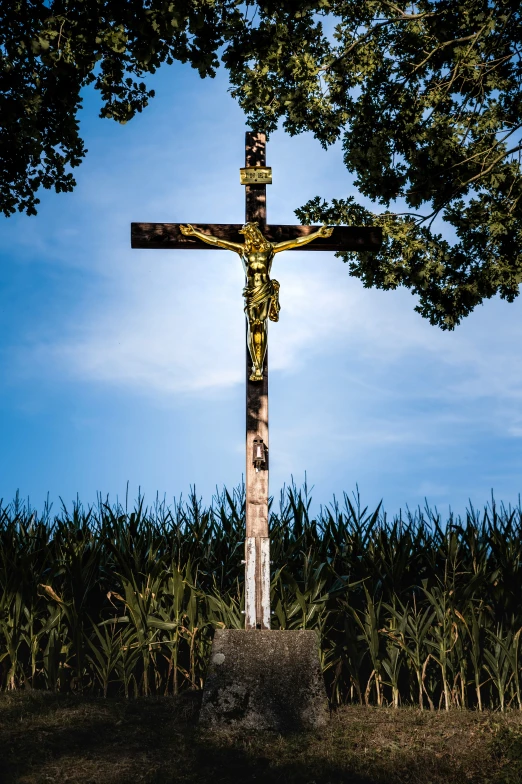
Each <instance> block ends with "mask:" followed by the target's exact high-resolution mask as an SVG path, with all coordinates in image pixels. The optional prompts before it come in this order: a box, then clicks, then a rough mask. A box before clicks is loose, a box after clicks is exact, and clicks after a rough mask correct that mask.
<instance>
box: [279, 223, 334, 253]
mask: <svg viewBox="0 0 522 784" xmlns="http://www.w3.org/2000/svg"><path fill="white" fill-rule="evenodd" d="M332 232H333V228H329V227H328V226H321V228H320V229H319V231H314V233H313V234H308V235H307V236H306V237H296V238H295V239H293V240H286V241H285V242H274V243H273V246H274V253H280V252H281V251H282V250H290V248H298V247H299V245H307V244H308V243H309V242H313V241H314V240H316V239H318V238H319V237H330V236H331V234H332Z"/></svg>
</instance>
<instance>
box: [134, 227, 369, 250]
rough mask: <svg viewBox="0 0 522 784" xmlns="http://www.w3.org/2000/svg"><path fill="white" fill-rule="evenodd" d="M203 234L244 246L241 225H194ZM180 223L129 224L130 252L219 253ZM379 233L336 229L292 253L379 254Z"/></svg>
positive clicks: (286, 234)
mask: <svg viewBox="0 0 522 784" xmlns="http://www.w3.org/2000/svg"><path fill="white" fill-rule="evenodd" d="M193 225H194V226H197V228H198V229H199V230H200V231H202V232H203V233H204V234H213V235H214V237H220V238H222V239H224V240H229V241H231V242H238V243H241V244H243V243H244V241H245V238H244V236H243V235H242V234H239V229H241V228H242V224H241V223H195V224H193ZM179 226H180V224H179V223H132V224H131V246H132V247H133V248H164V249H170V250H190V249H193V250H219V248H216V247H213V246H211V245H207V244H206V243H205V242H203V241H202V240H199V239H197V238H196V237H193V236H188V237H187V236H185V235H184V234H182V233H181V231H180V228H179ZM319 228H320V227H319V226H280V225H275V226H270V225H268V226H263V227H262V232H263V235H264V236H265V237H266V238H267V240H269V241H270V242H285V241H286V240H290V239H293V238H294V237H307V236H308V235H309V234H311V233H312V232H314V231H317V230H318V229H319ZM381 242H382V231H381V229H380V228H379V227H376V226H368V227H358V226H335V227H334V230H333V233H332V236H331V237H321V238H319V239H316V240H314V241H313V242H311V243H310V244H309V245H303V246H301V247H300V248H293V250H330V251H332V250H333V251H341V250H344V251H348V250H366V251H377V250H379V248H380V246H381Z"/></svg>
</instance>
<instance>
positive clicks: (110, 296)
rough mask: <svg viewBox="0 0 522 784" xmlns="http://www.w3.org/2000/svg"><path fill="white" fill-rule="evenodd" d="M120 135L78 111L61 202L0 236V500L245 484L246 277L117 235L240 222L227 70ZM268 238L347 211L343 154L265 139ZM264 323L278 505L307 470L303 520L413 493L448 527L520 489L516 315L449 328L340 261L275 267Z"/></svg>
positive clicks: (171, 91)
mask: <svg viewBox="0 0 522 784" xmlns="http://www.w3.org/2000/svg"><path fill="white" fill-rule="evenodd" d="M150 84H151V86H153V87H154V88H155V89H156V91H157V95H156V98H155V99H153V101H152V102H151V104H150V106H149V107H148V108H147V109H146V110H145V112H144V113H143V114H142V115H139V116H138V117H136V118H135V119H134V120H132V121H131V122H130V123H129V124H127V125H126V126H119V125H117V124H115V123H113V122H112V121H109V120H100V119H98V116H97V114H98V100H97V97H96V95H94V94H93V93H91V92H89V93H87V94H86V96H85V104H84V109H83V111H82V113H81V115H82V118H81V124H82V133H83V136H84V138H85V140H86V146H87V148H88V150H89V153H88V155H87V158H86V160H85V161H84V163H83V164H82V165H81V167H80V168H78V169H77V170H76V178H77V181H78V186H77V188H76V190H75V191H74V192H73V193H72V194H59V195H57V194H55V193H53V192H47V191H45V192H43V193H42V195H41V200H42V201H41V205H40V209H39V214H38V216H37V217H27V216H24V215H16V216H14V217H11V218H9V219H1V220H0V237H1V266H0V288H1V295H0V336H1V337H0V366H1V374H0V438H1V444H2V448H1V450H0V497H3V498H4V501H7V500H10V499H12V498H13V496H14V494H15V492H16V491H17V490H19V491H20V493H21V494H22V496H25V497H27V496H29V497H30V499H31V502H32V504H33V505H34V506H36V507H41V506H42V505H43V502H44V500H45V497H46V495H47V493H49V496H50V498H51V500H53V501H54V502H55V504H56V503H57V502H58V499H59V497H62V498H63V499H64V501H66V502H67V503H70V501H71V500H72V499H74V498H75V497H76V494H77V493H78V494H79V496H80V498H81V499H82V501H83V502H84V503H85V504H88V503H90V502H93V501H95V499H96V494H97V492H101V493H102V494H103V495H106V494H109V496H110V497H111V498H112V499H116V496H119V497H120V498H122V497H124V495H125V490H126V485H127V482H128V483H129V494H130V496H131V497H132V498H134V497H136V495H137V494H138V488H139V487H140V488H141V491H142V492H143V493H145V497H146V499H148V500H150V501H152V500H153V498H154V497H155V495H156V492H159V494H160V496H162V497H163V495H164V494H165V495H166V498H167V501H169V500H170V499H172V498H173V497H174V496H176V497H179V495H180V494H181V493H183V494H184V495H186V493H187V492H188V490H189V487H190V485H194V484H195V485H196V489H197V491H198V492H199V493H200V494H201V495H202V496H203V499H204V500H205V501H208V500H210V497H211V495H212V493H213V491H214V489H215V488H216V486H217V487H218V488H221V487H222V486H223V485H227V486H228V487H230V488H231V487H233V486H235V485H237V484H238V483H239V482H240V481H241V477H242V474H243V471H244V459H245V457H244V376H243V372H244V370H243V369H244V363H243V357H244V315H243V301H242V296H241V291H242V287H243V272H242V269H241V267H240V263H239V261H238V259H237V257H236V256H235V255H234V254H226V253H222V252H220V253H216V252H212V251H211V250H209V251H201V252H196V251H194V252H190V253H188V252H186V253H183V252H176V251H157V250H156V251H142V250H131V247H130V223H131V221H168V222H178V221H179V222H194V223H197V222H198V221H199V222H201V223H207V222H208V223H219V222H233V223H237V222H241V221H242V220H243V218H244V191H243V188H242V186H241V185H240V184H239V173H238V169H239V167H240V166H243V165H244V133H245V130H247V126H246V125H245V120H244V117H243V115H242V112H241V111H240V109H239V108H238V107H237V105H236V104H235V102H234V101H233V100H232V99H231V98H230V96H229V94H228V92H227V81H226V76H225V74H224V73H222V74H220V75H219V76H218V78H216V79H215V80H205V81H201V80H200V79H199V77H198V76H197V74H196V73H195V72H194V71H192V70H191V69H190V68H188V67H184V66H181V65H176V66H173V67H171V68H165V69H162V71H160V73H159V74H157V75H156V76H155V77H154V78H153V79H151V80H150ZM267 163H268V165H271V166H272V168H273V178H274V184H273V185H272V186H269V187H268V219H269V221H270V222H272V223H275V222H281V223H295V222H297V221H296V218H295V216H294V214H293V210H294V209H295V208H296V207H298V206H300V205H302V204H303V203H304V202H305V201H307V200H308V199H309V198H311V197H313V196H316V195H318V194H319V195H321V196H324V197H325V198H327V199H329V198H333V197H337V198H341V197H346V196H348V195H350V194H355V193H356V191H355V189H354V187H353V184H352V180H351V177H350V175H349V174H348V172H347V171H346V169H345V168H344V167H343V165H342V155H341V149H340V146H339V145H337V146H335V147H333V148H331V149H329V150H328V151H326V152H325V151H324V150H322V148H321V147H320V145H319V144H318V143H317V142H316V141H314V139H313V138H312V137H311V136H310V135H303V136H299V137H296V138H290V137H289V136H287V135H285V134H284V132H282V131H279V132H277V133H275V134H274V135H273V136H272V138H271V139H270V142H269V144H268V146H267ZM273 275H274V276H275V277H276V278H277V279H278V280H279V281H280V283H281V294H280V296H281V307H282V310H281V318H280V321H279V323H278V324H271V325H270V333H269V346H270V428H271V430H270V455H271V477H270V481H271V492H272V493H274V494H276V495H277V494H278V493H279V489H280V487H281V486H282V485H283V483H285V482H286V483H288V482H289V481H290V479H291V477H292V476H293V477H294V479H295V481H296V483H297V484H298V485H299V484H301V483H302V481H303V479H304V475H305V471H306V472H307V477H308V482H309V484H310V485H314V490H313V498H314V502H315V503H314V506H315V508H317V507H318V505H319V504H320V503H322V504H326V503H328V502H330V501H331V500H332V497H333V495H334V494H335V495H337V496H338V497H339V496H341V497H342V493H343V492H347V493H348V494H351V493H352V491H354V490H355V487H356V483H358V486H359V490H360V493H361V499H362V502H363V503H364V504H365V505H366V504H367V505H368V506H369V507H370V508H373V507H375V506H376V505H377V503H378V502H379V501H380V500H381V499H382V500H383V503H384V508H385V509H386V510H387V511H388V513H389V514H394V513H396V512H397V511H398V510H399V508H400V507H402V508H403V509H404V508H405V506H406V505H409V507H410V508H414V507H416V506H417V505H418V504H421V505H422V504H423V503H424V499H425V498H427V500H428V503H429V504H430V505H431V506H435V505H436V506H437V507H438V509H439V510H440V511H441V512H442V513H443V514H445V513H446V512H447V511H448V508H449V507H450V506H451V508H452V509H453V510H455V511H457V512H462V511H463V510H464V508H465V506H466V504H467V502H468V499H471V500H472V502H473V503H474V504H475V505H477V506H482V505H483V504H485V503H487V501H488V499H489V497H490V492H491V489H493V490H494V493H495V497H496V499H497V500H499V501H500V500H502V501H504V502H505V503H510V502H511V503H516V502H517V500H518V494H519V492H520V489H521V484H522V483H521V481H520V477H521V475H522V474H521V471H522V456H521V449H520V446H521V438H522V370H521V365H520V362H519V354H520V348H519V347H520V343H521V337H522V320H521V314H522V310H521V309H522V302H520V301H517V302H515V303H514V304H512V305H509V304H507V303H505V302H501V301H500V300H492V301H489V302H486V304H485V305H484V306H482V307H479V308H478V309H477V310H476V312H475V313H473V314H472V315H471V316H470V317H469V318H468V319H467V320H466V321H465V322H464V323H463V324H462V325H461V326H460V327H458V328H457V330H456V331H455V332H453V333H443V332H441V331H440V330H439V329H438V328H436V327H432V326H430V325H429V324H428V323H427V322H426V321H425V320H423V319H422V318H421V317H420V316H419V315H418V314H416V313H415V312H414V311H413V308H414V306H415V304H416V302H415V298H414V297H412V296H411V294H410V293H409V292H408V291H404V290H401V291H396V292H381V291H376V290H371V289H364V288H363V286H362V284H361V283H360V282H359V281H358V280H356V279H354V278H350V276H349V275H348V272H347V268H346V266H345V265H343V263H342V262H341V261H340V260H339V259H336V258H335V256H334V254H333V253H332V254H326V253H318V254H314V253H302V254H299V253H295V252H294V253H291V254H287V255H284V254H282V255H280V256H278V257H277V258H276V261H275V263H274V269H273Z"/></svg>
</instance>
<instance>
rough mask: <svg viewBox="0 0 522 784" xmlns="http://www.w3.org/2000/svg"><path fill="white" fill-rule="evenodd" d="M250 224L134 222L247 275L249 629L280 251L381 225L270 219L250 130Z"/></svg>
mask: <svg viewBox="0 0 522 784" xmlns="http://www.w3.org/2000/svg"><path fill="white" fill-rule="evenodd" d="M240 180H241V183H242V184H243V185H244V186H245V223H244V224H201V223H199V224H190V223H187V224H180V223H132V224H131V246H132V247H133V248H170V249H177V250H185V249H186V250H189V249H194V250H204V249H208V248H211V247H214V248H215V249H225V250H232V251H234V252H236V253H238V255H239V256H240V257H241V260H242V262H243V267H244V269H245V275H246V285H245V289H244V291H243V296H244V298H245V314H246V334H247V340H246V343H247V347H246V475H245V485H246V540H245V560H244V563H245V610H244V612H245V628H246V629H269V628H270V539H269V532H268V473H269V471H268V469H269V453H268V352H267V324H268V320H269V319H270V320H272V321H277V320H278V318H279V283H278V282H277V281H276V280H274V279H271V278H270V269H271V266H272V261H273V258H274V255H275V254H276V253H279V252H280V251H283V250H317V251H320V250H321V251H342V250H344V251H349V250H350V251H354V250H360V251H363V250H364V251H377V250H378V249H379V247H380V244H381V240H382V233H381V229H380V228H378V227H372V226H368V227H362V228H360V227H356V226H335V227H333V228H328V227H326V226H286V225H280V224H267V222H266V186H267V184H270V183H271V182H272V171H271V169H270V168H269V167H267V166H266V137H265V134H263V133H258V132H254V131H249V132H247V134H246V144H245V167H244V168H242V169H240Z"/></svg>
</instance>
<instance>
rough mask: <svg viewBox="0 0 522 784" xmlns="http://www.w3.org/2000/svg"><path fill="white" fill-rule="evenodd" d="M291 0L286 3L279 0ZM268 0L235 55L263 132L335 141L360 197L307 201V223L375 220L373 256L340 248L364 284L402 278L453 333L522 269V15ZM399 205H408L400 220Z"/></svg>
mask: <svg viewBox="0 0 522 784" xmlns="http://www.w3.org/2000/svg"><path fill="white" fill-rule="evenodd" d="M285 6H286V4H285ZM301 6H302V7H301V9H300V10H298V9H295V8H294V10H289V11H288V12H286V11H281V10H280V9H279V8H278V4H277V3H275V2H273V3H266V2H265V3H262V7H260V8H259V21H258V25H257V27H256V28H255V29H252V30H250V31H249V34H248V35H247V36H244V38H243V42H239V41H238V42H237V45H236V46H235V47H234V49H233V51H232V52H231V53H230V54H228V55H226V56H225V57H226V61H227V64H228V65H229V67H230V69H231V77H232V80H233V83H234V94H235V95H236V97H237V98H238V99H239V102H240V104H241V105H242V107H243V108H244V109H245V111H246V112H247V114H248V115H249V117H250V119H251V121H252V123H253V124H254V125H255V126H256V127H264V128H265V129H267V130H271V129H274V128H275V127H276V126H277V124H278V122H279V121H282V123H283V126H284V127H285V129H286V130H287V131H288V132H289V133H290V134H296V133H300V132H302V131H307V130H308V131H312V132H313V134H314V135H315V136H316V138H317V139H319V140H320V141H321V143H322V144H323V145H324V146H327V145H329V144H331V143H332V142H334V141H336V140H338V139H341V140H342V145H343V150H344V162H345V164H346V166H347V168H348V169H349V171H350V172H353V173H354V174H355V177H356V178H355V184H356V186H357V188H358V189H359V192H360V193H361V194H362V195H363V196H365V197H367V198H368V199H371V200H372V201H374V202H378V203H380V204H381V205H383V206H384V207H385V208H386V211H385V212H383V213H382V214H380V215H373V214H372V213H371V212H370V211H369V210H367V209H365V208H364V207H363V206H362V205H361V204H357V203H356V202H355V200H354V199H353V197H351V198H347V199H341V200H333V201H332V202H331V203H326V202H325V201H324V200H323V199H321V198H319V197H318V198H316V199H313V200H311V201H310V202H309V203H308V204H306V205H304V206H303V207H302V208H301V209H300V210H298V212H297V214H298V216H299V217H300V218H301V220H309V221H318V220H326V221H328V222H330V223H335V222H340V223H341V222H342V223H363V224H368V223H378V224H380V225H381V226H382V228H383V230H384V236H385V242H384V246H383V250H382V252H381V253H380V254H379V257H378V258H377V259H376V258H375V257H372V256H371V255H370V254H357V255H352V256H351V257H350V256H349V255H348V254H346V255H345V256H344V258H345V260H346V261H348V262H349V264H350V271H351V273H352V274H353V275H356V276H357V277H359V278H361V280H362V281H363V282H364V284H365V285H366V286H378V287H380V288H383V289H393V288H396V287H397V286H400V285H403V286H406V287H408V288H410V289H411V291H412V293H415V294H417V295H418V296H419V300H420V301H419V305H418V307H417V308H416V310H418V311H419V312H420V313H421V314H422V315H423V316H425V317H427V318H429V319H430V321H431V323H433V324H438V325H439V326H440V327H442V328H443V329H448V328H449V329H451V328H453V327H454V326H455V325H456V324H457V323H458V322H459V321H460V319H461V318H462V317H464V316H466V315H467V314H469V313H470V312H471V310H473V308H474V307H475V306H476V305H477V304H478V303H480V302H481V301H482V300H483V299H484V298H487V297H491V296H493V295H494V294H496V293H499V294H500V296H501V297H503V298H504V299H507V300H508V301H513V299H514V298H515V297H516V296H517V294H518V285H519V281H520V280H521V278H522V254H521V249H522V222H521V218H522V211H521V210H522V205H521V196H522V178H521V172H520V151H521V134H520V129H521V123H522V111H521V110H522V96H521V89H520V84H521V77H522V66H521V61H520V49H521V43H522V25H521V11H520V7H519V6H518V4H517V3H512V2H509V0H457V1H456V0H419V2H415V3H410V4H408V5H406V4H402V3H399V4H395V3H394V2H386V1H382V0H360V1H359V2H357V3H355V2H348V1H347V0H331V1H329V0H317V1H316V2H314V3H312V2H310V3H307V4H306V8H304V7H303V6H304V4H301ZM400 213H402V214H400Z"/></svg>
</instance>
